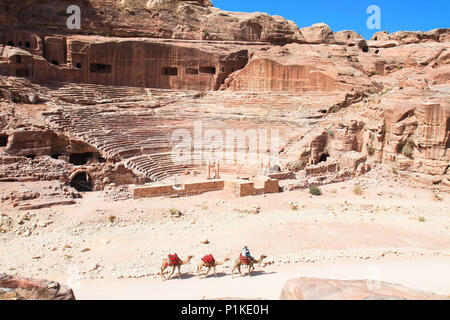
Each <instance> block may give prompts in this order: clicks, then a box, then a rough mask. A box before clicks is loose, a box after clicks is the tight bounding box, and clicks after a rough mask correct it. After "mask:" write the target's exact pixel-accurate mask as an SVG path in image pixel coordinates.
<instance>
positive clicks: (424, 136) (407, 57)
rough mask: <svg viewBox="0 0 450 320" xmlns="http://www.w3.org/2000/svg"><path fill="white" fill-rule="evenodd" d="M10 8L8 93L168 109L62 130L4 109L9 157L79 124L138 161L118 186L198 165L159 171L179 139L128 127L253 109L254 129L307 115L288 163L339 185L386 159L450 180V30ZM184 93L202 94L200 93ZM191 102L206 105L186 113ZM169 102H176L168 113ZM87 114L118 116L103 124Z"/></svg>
mask: <svg viewBox="0 0 450 320" xmlns="http://www.w3.org/2000/svg"><path fill="white" fill-rule="evenodd" d="M71 4H77V5H79V6H80V8H81V14H82V28H81V30H69V29H67V27H66V20H67V17H68V16H67V14H66V13H65V12H66V11H65V10H66V8H67V6H69V5H71ZM0 17H1V19H0V75H1V76H0V99H2V98H3V99H5V100H7V101H9V102H23V103H33V104H34V103H38V102H48V103H49V105H59V104H61V103H62V104H70V105H71V106H73V107H74V109H73V110H77V108H78V107H80V104H84V105H107V106H108V107H112V108H125V107H126V108H136V107H137V106H139V107H142V108H144V109H145V108H156V109H160V108H161V109H164V111H162V112H160V113H159V117H154V114H153V113H152V114H146V113H144V114H140V113H139V112H138V113H139V114H136V115H134V116H133V117H129V116H128V115H122V114H121V113H120V112H119V111H120V109H118V110H116V111H114V112H117V114H114V115H113V116H111V117H103V115H102V116H100V117H97V114H96V112H95V109H92V110H81V111H80V112H79V113H78V112H74V111H73V110H72V111H70V112H68V111H67V110H65V111H64V112H61V113H56V115H55V119H53V120H49V121H50V122H49V123H50V124H51V125H55V128H56V129H55V132H53V131H52V133H48V132H46V131H45V130H44V129H42V128H43V127H44V128H45V126H46V125H49V123H45V124H42V123H40V124H39V125H38V126H31V128H27V130H15V129H14V130H13V132H9V131H10V129H8V130H6V129H4V128H7V126H10V127H13V128H14V127H15V125H17V128H23V122H25V119H24V118H20V117H17V116H16V115H10V114H7V115H5V116H4V118H0V124H2V125H1V126H0V134H3V135H9V138H8V145H7V146H2V148H3V149H2V151H3V152H6V153H7V154H8V156H13V157H21V156H27V155H29V154H30V152H32V153H33V154H34V155H37V156H41V155H42V156H49V155H51V153H52V152H53V151H54V150H56V149H58V148H55V146H54V143H55V141H58V138H55V137H54V136H55V135H58V134H60V133H61V132H64V131H65V130H67V131H68V132H64V134H63V135H64V136H65V137H66V138H65V139H66V140H71V139H73V136H76V137H77V139H80V140H83V139H84V140H86V141H87V140H89V141H90V142H89V143H90V144H92V145H93V146H96V147H95V148H94V147H93V150H90V151H89V152H97V153H101V154H103V156H105V157H107V156H108V157H110V159H114V161H117V162H120V164H121V165H123V164H124V162H123V161H124V159H127V158H132V159H131V160H130V161H128V162H126V163H127V165H129V167H127V168H128V169H130V170H134V171H133V172H134V174H135V176H133V175H130V174H129V172H128V171H126V170H122V169H117V168H116V169H114V170H115V172H122V171H123V172H124V173H123V176H124V178H120V179H118V180H117V181H122V182H123V181H132V182H133V181H141V180H140V178H142V177H144V180H145V179H147V178H149V177H151V179H156V180H157V179H160V178H161V177H163V178H164V177H165V176H164V174H166V173H167V172H169V170H166V167H165V166H166V165H167V167H170V168H171V170H172V171H170V173H171V174H179V173H180V172H184V171H186V170H185V169H186V168H184V169H183V168H179V167H176V166H174V165H171V164H170V161H169V157H168V156H167V154H166V155H165V157H162V158H158V159H159V160H158V161H160V162H161V163H163V164H164V165H163V166H162V167H161V168H159V167H158V168H156V169H155V168H153V167H151V166H153V164H154V162H155V161H154V160H152V156H153V153H157V152H158V151H164V152H165V153H167V152H168V148H169V144H168V143H166V144H164V143H163V144H161V141H166V140H165V139H166V138H164V139H162V140H158V139H155V141H152V142H151V143H150V142H149V141H147V140H146V138H144V137H142V136H139V135H138V138H136V139H135V138H134V134H133V132H132V130H130V128H128V127H129V126H130V125H129V123H133V125H136V127H137V128H136V130H137V131H138V132H140V133H142V132H146V133H148V134H149V135H152V134H154V133H155V131H151V132H150V131H147V130H149V129H148V127H152V128H153V126H154V125H155V126H156V127H157V130H156V131H157V132H158V135H159V134H161V136H163V135H164V133H163V132H166V131H167V132H171V131H173V130H174V129H175V128H177V127H178V126H183V125H186V126H187V127H189V128H191V127H192V122H193V121H195V120H199V119H201V120H203V121H206V122H208V125H209V126H211V127H216V126H219V127H220V126H221V127H222V128H224V129H225V128H226V127H227V126H228V127H233V126H239V125H242V123H238V122H237V121H235V119H234V118H233V117H234V116H235V114H245V115H247V116H249V117H252V118H253V119H256V120H255V122H254V123H251V124H249V125H248V126H249V127H254V128H256V127H258V126H259V125H260V123H264V124H267V123H270V124H271V125H273V126H274V127H278V126H281V127H284V125H285V123H284V122H285V121H292V122H293V123H294V124H290V125H291V128H290V129H289V130H286V131H287V132H288V133H290V134H283V136H284V137H286V139H287V140H288V142H286V144H284V145H282V146H281V147H280V155H281V156H282V159H281V162H282V165H283V169H292V168H295V167H296V168H299V169H300V170H305V174H306V175H307V176H308V175H311V176H314V175H321V176H320V177H319V178H320V179H322V180H320V181H330V180H327V178H326V177H325V174H328V173H333V174H336V175H335V176H334V177H333V179H341V178H342V177H343V176H352V175H354V174H360V173H364V172H365V171H367V170H368V169H370V166H371V162H372V161H373V162H384V163H393V164H395V166H397V167H398V168H399V169H400V170H406V171H410V172H414V173H417V174H427V175H432V176H433V177H434V178H433V179H434V181H442V182H443V183H447V182H448V181H449V180H448V163H449V161H450V159H449V154H448V148H449V127H450V125H449V104H448V101H449V86H450V52H449V48H448V42H447V41H448V39H449V34H450V32H449V29H436V30H432V31H428V32H396V33H393V34H389V33H387V32H380V33H377V34H375V35H374V37H373V38H372V40H370V41H366V40H364V39H362V37H361V36H360V35H359V34H357V33H355V32H353V31H340V32H335V33H333V32H332V31H331V29H330V28H329V27H328V26H327V25H325V24H323V23H320V24H315V25H313V26H311V27H306V28H303V29H299V28H298V27H297V26H296V25H295V24H294V23H293V22H290V21H287V20H285V19H284V18H282V17H278V16H269V15H267V14H263V13H235V12H225V11H222V10H220V9H218V8H214V7H212V6H211V3H210V1H176V0H173V1H162V0H161V1H157V0H155V1H148V2H146V1H142V3H141V2H139V1H115V2H110V1H106V0H101V1H88V0H85V1H81V0H76V1H70V3H69V1H59V2H57V3H56V4H55V3H54V2H50V1H47V0H41V1H37V0H34V1H33V0H26V1H20V2H15V3H14V4H7V5H5V6H0ZM43 17H45V19H43ZM48 21H51V22H52V23H48ZM36 30H39V32H37V31H36ZM81 34H82V35H81ZM156 38H158V39H156ZM161 38H162V39H161ZM6 77H11V78H6ZM14 77H17V78H14ZM25 78H27V79H28V80H30V81H31V82H27V81H28V80H25ZM38 84H49V85H47V86H39V85H38ZM75 84H80V85H79V86H77V85H75ZM144 88H145V89H144ZM150 89H154V90H150ZM158 90H162V91H158ZM169 90H177V91H169ZM181 90H194V91H198V92H197V93H195V94H194V97H195V98H192V97H190V96H189V97H187V96H186V95H187V93H185V92H183V91H181ZM213 91H219V92H214V94H215V95H213ZM208 94H211V96H208ZM155 96H157V97H158V98H155ZM180 96H181V97H180ZM211 97H214V101H211V100H209V99H213V98H211ZM174 101H175V102H174ZM188 102H189V103H190V107H189V108H190V111H192V110H195V111H192V112H193V113H192V114H190V115H189V116H190V117H191V118H190V119H188V120H180V119H179V118H178V117H179V115H180V114H185V111H186V104H187V103H188ZM167 105H171V106H172V107H174V109H173V110H172V109H170V112H169V114H168V115H166V114H165V112H166V108H165V107H166V106H167ZM194 106H195V107H194ZM212 110H213V111H212ZM66 112H67V113H66ZM206 114H215V115H217V116H216V117H217V119H222V120H223V121H224V122H226V124H225V125H224V124H223V123H219V124H217V123H216V122H215V120H214V121H213V120H212V119H210V118H208V117H206V116H205V115H206ZM148 116H150V119H148V122H146V121H147V120H145V121H144V120H143V119H147V117H148ZM43 118H46V117H45V116H43ZM85 118H91V119H92V120H94V119H95V121H98V122H99V123H102V121H107V123H102V125H100V126H98V127H94V128H92V127H90V126H86V125H85V124H84V122H85ZM130 119H131V120H130ZM138 119H139V121H138ZM174 119H175V120H174ZM53 121H54V123H53ZM179 121H180V122H179ZM209 121H211V122H209ZM19 122H22V123H19ZM3 123H4V124H3ZM6 123H8V125H6ZM61 123H62V124H63V125H61ZM161 123H163V125H161ZM11 124H14V125H13V126H11ZM166 125H167V126H166ZM10 127H8V128H10ZM36 128H37V129H36ZM103 128H109V129H108V130H112V131H111V132H120V137H116V138H114V139H112V140H115V139H117V140H120V141H121V142H120V144H115V141H113V142H111V139H110V138H109V137H110V136H111V135H112V133H111V132H105V131H104V130H103ZM97 130H99V132H97ZM2 131H5V132H6V131H8V132H6V133H2ZM22 131H23V132H34V133H33V134H30V135H28V136H27V135H26V134H24V133H23V132H22ZM125 136H127V137H129V138H130V140H126V141H124V137H125ZM36 137H42V141H40V142H38V140H39V139H38V138H36ZM99 137H100V138H99ZM102 139H104V140H105V141H106V142H105V141H103V140H102ZM84 140H83V142H85V141H84ZM111 145H113V146H111ZM60 149H61V150H62V151H63V152H65V153H71V152H73V150H70V149H67V146H64V145H63V147H62V148H60ZM58 150H59V149H58ZM57 153H59V151H58V152H57ZM328 158H330V160H327V159H328ZM11 159H12V158H7V159H6V160H4V161H6V162H8V163H9V162H10V161H12V160H11ZM14 159H15V158H14ZM27 163H28V162H27ZM150 164H151V165H150ZM27 165H28V164H27ZM24 167H25V166H24ZM11 168H12V167H11ZM11 168H9V169H8V170H6V171H5V172H6V173H4V175H8V174H9V173H10V172H12V169H11ZM96 168H97V167H96ZM141 168H144V169H145V168H151V170H150V173H149V172H147V171H148V170H147V169H145V170H144V169H142V170H141ZM153 169H155V170H156V171H157V172H154V170H153ZM191 169H192V168H191ZM195 169H198V168H195ZM251 169H252V170H250V171H254V170H253V169H254V168H251ZM61 170H63V169H61ZM107 170H109V169H107ZM114 170H113V169H111V170H110V171H114ZM146 170H147V171H146ZM158 170H159V171H158ZM232 170H234V169H230V171H232ZM63 171H66V169H64V170H63ZM340 171H343V172H340ZM101 172H104V171H101ZM68 174H69V175H70V172H69V173H68ZM121 174H122V173H121ZM66 175H67V173H66ZM38 176H43V177H47V176H48V175H45V174H44V173H42V172H40V173H39V175H38ZM52 177H54V175H52ZM97 178H99V177H96V179H97ZM333 179H331V180H333ZM448 183H450V182H448ZM96 186H98V188H101V187H102V183H97V184H96Z"/></svg>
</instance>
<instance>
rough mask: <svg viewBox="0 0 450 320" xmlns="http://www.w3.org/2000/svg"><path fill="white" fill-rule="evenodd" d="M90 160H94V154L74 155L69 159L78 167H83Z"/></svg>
mask: <svg viewBox="0 0 450 320" xmlns="http://www.w3.org/2000/svg"><path fill="white" fill-rule="evenodd" d="M90 159H92V152H85V153H72V154H70V157H69V163H71V164H74V165H76V166H82V165H85V164H86V163H88V161H89V160H90Z"/></svg>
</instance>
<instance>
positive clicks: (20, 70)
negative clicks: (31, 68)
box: [16, 69, 29, 78]
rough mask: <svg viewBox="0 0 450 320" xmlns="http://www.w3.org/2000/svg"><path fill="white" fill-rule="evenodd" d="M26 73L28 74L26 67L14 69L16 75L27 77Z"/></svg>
mask: <svg viewBox="0 0 450 320" xmlns="http://www.w3.org/2000/svg"><path fill="white" fill-rule="evenodd" d="M28 75H29V72H28V70H27V69H17V70H16V77H20V78H27V77H28Z"/></svg>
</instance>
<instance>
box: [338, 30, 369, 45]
mask: <svg viewBox="0 0 450 320" xmlns="http://www.w3.org/2000/svg"><path fill="white" fill-rule="evenodd" d="M334 39H335V40H336V42H337V43H338V44H351V43H352V42H353V41H354V40H358V39H364V37H363V36H362V35H360V34H359V33H357V32H355V31H353V30H343V31H337V32H335V33H334Z"/></svg>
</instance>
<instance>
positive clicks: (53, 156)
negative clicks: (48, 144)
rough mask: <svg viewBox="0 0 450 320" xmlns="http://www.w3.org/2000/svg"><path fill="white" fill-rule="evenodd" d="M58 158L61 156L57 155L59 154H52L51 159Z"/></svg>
mask: <svg viewBox="0 0 450 320" xmlns="http://www.w3.org/2000/svg"><path fill="white" fill-rule="evenodd" d="M60 156H62V154H59V153H53V154H52V155H51V157H52V158H53V159H59V157H60Z"/></svg>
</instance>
